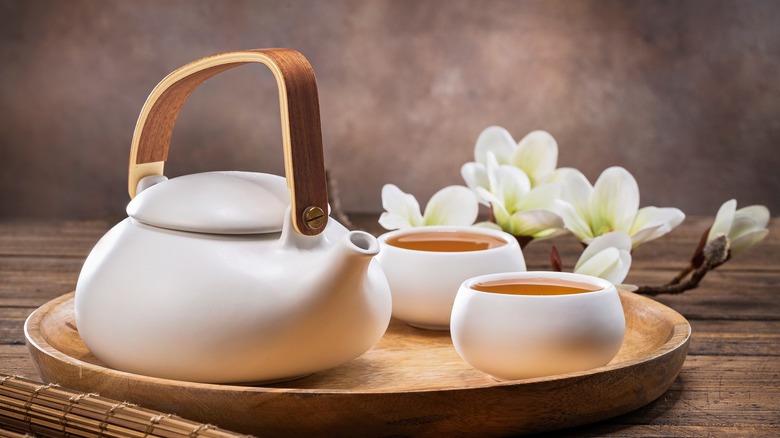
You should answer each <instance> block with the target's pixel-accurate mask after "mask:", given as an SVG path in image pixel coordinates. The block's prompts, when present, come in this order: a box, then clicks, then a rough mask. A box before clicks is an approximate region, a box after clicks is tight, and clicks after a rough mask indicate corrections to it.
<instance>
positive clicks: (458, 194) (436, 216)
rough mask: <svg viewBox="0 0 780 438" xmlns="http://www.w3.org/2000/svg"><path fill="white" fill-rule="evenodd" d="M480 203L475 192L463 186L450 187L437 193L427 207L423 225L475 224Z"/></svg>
mask: <svg viewBox="0 0 780 438" xmlns="http://www.w3.org/2000/svg"><path fill="white" fill-rule="evenodd" d="M478 213H479V202H478V201H477V197H476V195H474V192H472V191H471V190H469V189H468V188H466V187H463V186H448V187H445V188H443V189H441V190H439V191H438V192H436V193H435V194H434V195H433V196H431V199H430V200H429V201H428V205H426V206H425V213H424V214H423V225H461V226H469V225H471V224H473V223H474V221H475V220H476V219H477V214H478Z"/></svg>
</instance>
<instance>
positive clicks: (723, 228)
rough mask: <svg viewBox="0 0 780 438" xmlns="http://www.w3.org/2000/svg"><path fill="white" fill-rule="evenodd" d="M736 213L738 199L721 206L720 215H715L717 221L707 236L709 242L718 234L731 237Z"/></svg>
mask: <svg viewBox="0 0 780 438" xmlns="http://www.w3.org/2000/svg"><path fill="white" fill-rule="evenodd" d="M736 211H737V200H736V199H729V200H728V201H726V202H724V203H723V205H721V206H720V208H719V209H718V213H717V214H716V215H715V221H714V222H713V223H712V226H711V227H710V232H709V234H707V242H711V241H712V239H714V238H715V236H717V235H718V234H724V235H726V236H728V235H729V231H730V230H731V223H732V222H734V214H735V213H736Z"/></svg>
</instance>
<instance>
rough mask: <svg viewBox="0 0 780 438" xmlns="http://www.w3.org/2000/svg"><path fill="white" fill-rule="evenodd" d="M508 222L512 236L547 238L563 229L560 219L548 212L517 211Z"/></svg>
mask: <svg viewBox="0 0 780 438" xmlns="http://www.w3.org/2000/svg"><path fill="white" fill-rule="evenodd" d="M510 221H511V224H512V233H511V234H512V235H514V236H532V237H534V238H536V237H537V236H538V237H549V236H550V235H551V234H552V233H554V232H555V231H557V230H560V229H561V228H563V220H562V219H561V217H560V216H558V215H557V214H555V213H553V212H552V211H549V210H528V211H519V212H516V213H514V214H512V216H511V218H510Z"/></svg>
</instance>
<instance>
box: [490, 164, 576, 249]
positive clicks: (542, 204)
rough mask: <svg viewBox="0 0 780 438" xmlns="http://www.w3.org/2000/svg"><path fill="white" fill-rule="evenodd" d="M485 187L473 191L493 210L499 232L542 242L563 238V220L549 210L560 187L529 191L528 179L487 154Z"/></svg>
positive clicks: (551, 185) (523, 174)
mask: <svg viewBox="0 0 780 438" xmlns="http://www.w3.org/2000/svg"><path fill="white" fill-rule="evenodd" d="M486 161H487V169H486V170H487V180H488V183H487V186H486V187H481V186H480V187H476V188H475V191H476V193H477V196H478V197H479V198H481V199H483V200H485V201H486V202H487V203H488V204H489V205H490V206H491V208H492V210H493V219H494V220H495V221H496V224H498V226H499V227H501V229H502V230H504V231H506V232H507V233H509V234H512V235H514V236H528V237H532V238H534V239H545V238H550V237H555V236H558V235H560V234H564V233H566V232H567V231H566V230H565V229H564V228H563V220H562V219H561V217H560V216H558V215H557V214H556V213H555V212H554V211H553V208H554V206H555V199H557V198H558V197H559V196H560V193H561V187H562V185H561V184H560V183H548V184H542V185H540V186H537V187H534V188H531V181H530V179H529V178H528V176H527V175H526V174H525V172H523V171H522V170H520V169H519V168H517V167H515V166H510V165H507V164H499V163H498V160H497V159H496V157H495V156H494V155H493V153H492V152H488V154H487V159H486Z"/></svg>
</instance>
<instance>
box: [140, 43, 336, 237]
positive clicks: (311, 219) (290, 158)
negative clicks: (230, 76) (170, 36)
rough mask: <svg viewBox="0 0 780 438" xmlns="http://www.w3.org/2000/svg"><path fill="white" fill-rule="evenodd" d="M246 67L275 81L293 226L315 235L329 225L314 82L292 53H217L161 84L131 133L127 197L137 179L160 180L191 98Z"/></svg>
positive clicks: (308, 68)
mask: <svg viewBox="0 0 780 438" xmlns="http://www.w3.org/2000/svg"><path fill="white" fill-rule="evenodd" d="M247 63H260V64H264V65H266V66H267V67H268V68H270V69H271V72H273V75H274V78H276V84H277V85H278V87H279V107H280V113H281V117H282V143H283V146H284V166H285V174H286V177H287V186H288V187H289V188H290V205H291V210H292V219H293V225H294V226H295V230H296V231H297V232H298V233H300V234H305V235H316V234H319V233H320V232H321V231H322V230H324V229H325V224H326V223H327V219H328V214H327V211H328V193H327V188H326V187H327V185H326V181H325V165H324V160H323V151H322V132H321V127H320V107H319V97H318V94H317V80H316V78H315V76H314V70H313V69H312V67H311V65H310V64H309V62H308V61H307V60H306V58H304V56H303V55H301V54H300V53H299V52H297V51H295V50H291V49H262V50H259V49H258V50H247V51H241V52H227V53H221V54H218V55H213V56H209V57H207V58H203V59H200V60H198V61H195V62H192V63H190V64H187V65H185V66H184V67H181V68H179V69H178V70H176V71H174V72H173V73H171V74H169V75H168V76H166V77H165V78H164V79H163V80H162V81H160V83H159V84H157V86H156V87H155V88H154V90H152V93H151V94H150V95H149V97H148V98H147V99H146V103H145V104H144V106H143V108H142V109H141V115H140V116H139V117H138V123H137V124H136V126H135V132H134V133H133V143H132V146H131V150H130V172H129V177H128V189H129V192H130V197H131V198H133V197H135V194H136V187H138V181H140V180H141V178H143V177H145V176H150V175H162V174H163V168H164V165H165V160H167V158H168V147H169V145H170V142H171V134H172V132H173V126H174V124H175V123H176V118H177V117H178V116H179V111H181V108H182V106H184V102H185V101H186V100H187V98H188V97H189V96H190V94H192V92H193V91H194V90H195V89H196V88H197V87H198V86H199V85H200V84H202V83H203V82H204V81H206V79H208V78H210V77H212V76H214V75H216V74H219V73H221V72H223V71H225V70H229V69H231V68H234V67H238V66H239V65H244V64H247Z"/></svg>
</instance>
